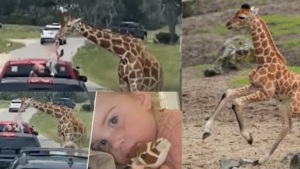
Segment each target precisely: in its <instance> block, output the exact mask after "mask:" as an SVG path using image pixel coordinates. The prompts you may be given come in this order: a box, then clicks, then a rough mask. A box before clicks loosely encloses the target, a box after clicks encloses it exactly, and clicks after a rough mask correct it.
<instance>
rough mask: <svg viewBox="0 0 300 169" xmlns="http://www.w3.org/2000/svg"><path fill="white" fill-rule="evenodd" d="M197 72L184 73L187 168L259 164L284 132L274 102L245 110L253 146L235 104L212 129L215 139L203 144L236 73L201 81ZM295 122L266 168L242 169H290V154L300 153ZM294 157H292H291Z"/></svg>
mask: <svg viewBox="0 0 300 169" xmlns="http://www.w3.org/2000/svg"><path fill="white" fill-rule="evenodd" d="M198 73H199V72H196V70H195V69H188V68H186V69H184V70H183V77H184V78H183V87H182V88H183V98H182V99H183V110H184V112H183V113H184V116H183V139H182V140H183V168H185V169H196V168H203V169H219V168H221V167H220V160H225V159H230V160H236V161H239V160H240V159H241V158H244V159H249V160H258V159H259V158H260V157H262V156H263V155H264V154H265V152H266V151H268V150H269V149H270V148H271V146H272V144H273V142H275V139H276V138H277V136H278V134H279V131H280V129H281V122H280V118H279V112H278V111H277V109H276V106H275V102H274V101H267V102H261V103H253V104H250V105H248V106H246V107H244V108H243V110H242V112H243V117H244V122H245V126H246V128H247V129H248V131H249V132H250V133H252V136H253V140H254V141H253V144H252V146H250V145H249V144H248V143H247V142H246V140H244V138H243V137H242V136H241V135H240V133H239V127H238V123H237V121H236V118H235V116H234V113H233V112H232V110H231V108H230V107H231V103H232V102H231V101H229V102H228V103H227V105H226V107H224V109H223V111H222V112H221V113H220V114H219V116H218V117H217V118H216V121H215V123H214V125H213V126H212V130H211V136H210V137H209V138H207V139H206V140H205V141H204V142H202V134H203V130H204V125H205V123H206V120H207V118H208V117H210V116H211V114H212V113H213V111H214V110H215V108H216V106H217V104H218V103H219V101H220V98H221V95H222V94H223V93H224V91H226V89H228V86H227V83H226V81H227V80H229V79H230V78H232V77H233V76H234V75H235V73H231V74H229V75H222V76H217V77H213V78H199V75H197V74H198ZM293 120H294V124H293V130H292V132H291V133H290V134H288V135H287V137H286V138H285V139H284V140H283V141H282V143H281V144H280V145H279V147H278V148H277V150H276V151H275V153H274V154H273V156H272V157H271V158H270V159H269V161H268V162H266V163H265V164H264V165H262V166H252V165H249V164H248V165H245V166H242V167H240V169H289V164H290V158H288V159H285V157H286V156H287V155H288V154H289V153H297V152H300V146H299V141H300V122H299V120H297V121H296V119H293ZM290 157H291V156H290Z"/></svg>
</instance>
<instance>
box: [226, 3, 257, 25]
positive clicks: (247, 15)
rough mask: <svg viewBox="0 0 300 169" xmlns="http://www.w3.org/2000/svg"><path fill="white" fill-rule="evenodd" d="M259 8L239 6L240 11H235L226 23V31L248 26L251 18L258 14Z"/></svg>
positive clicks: (246, 5) (245, 5)
mask: <svg viewBox="0 0 300 169" xmlns="http://www.w3.org/2000/svg"><path fill="white" fill-rule="evenodd" d="M258 10H259V8H254V7H250V5H248V4H244V5H242V6H241V9H240V10H239V11H237V13H236V14H235V15H234V17H233V18H232V19H231V20H230V21H229V22H227V24H226V27H227V29H232V28H242V27H245V26H248V25H249V24H250V23H251V21H252V20H253V18H255V16H256V15H257V13H258Z"/></svg>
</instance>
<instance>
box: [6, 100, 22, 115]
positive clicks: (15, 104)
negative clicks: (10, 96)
mask: <svg viewBox="0 0 300 169" xmlns="http://www.w3.org/2000/svg"><path fill="white" fill-rule="evenodd" d="M20 107H21V100H19V99H14V100H12V101H11V102H10V104H9V107H8V111H9V112H14V111H16V112H17V111H19V109H20Z"/></svg>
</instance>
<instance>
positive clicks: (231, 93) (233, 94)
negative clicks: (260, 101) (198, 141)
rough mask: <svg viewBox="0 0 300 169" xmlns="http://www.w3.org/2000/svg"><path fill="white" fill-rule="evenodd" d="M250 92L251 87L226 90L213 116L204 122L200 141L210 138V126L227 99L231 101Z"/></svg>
mask: <svg viewBox="0 0 300 169" xmlns="http://www.w3.org/2000/svg"><path fill="white" fill-rule="evenodd" d="M252 92H253V88H252V86H251V85H247V86H244V87H241V88H237V89H229V90H227V91H226V92H225V93H224V94H223V95H222V98H221V100H220V102H219V105H218V106H217V108H216V110H215V111H214V113H213V115H212V116H211V117H210V118H209V120H208V121H207V122H206V124H205V129H204V133H203V137H202V139H203V140H204V139H206V138H207V137H209V136H210V129H211V126H212V124H213V122H214V120H215V118H216V116H217V115H218V114H219V113H220V112H221V110H222V108H223V107H224V105H225V103H226V102H227V101H228V100H229V99H231V98H233V97H238V96H243V95H247V94H250V93H252Z"/></svg>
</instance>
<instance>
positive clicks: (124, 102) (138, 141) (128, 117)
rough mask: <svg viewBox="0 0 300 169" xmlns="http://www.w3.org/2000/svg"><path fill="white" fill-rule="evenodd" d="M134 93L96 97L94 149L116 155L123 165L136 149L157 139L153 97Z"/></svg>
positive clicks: (99, 94) (105, 94) (144, 93)
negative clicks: (152, 103) (152, 104)
mask: <svg viewBox="0 0 300 169" xmlns="http://www.w3.org/2000/svg"><path fill="white" fill-rule="evenodd" d="M133 94H134V96H133V97H132V96H129V95H127V94H109V93H103V92H98V93H97V97H96V105H95V114H94V122H93V130H92V144H91V147H92V149H95V150H101V151H105V152H108V153H110V154H112V156H113V157H114V159H115V161H116V162H117V163H118V164H121V165H122V164H123V165H125V162H126V160H128V159H127V156H128V155H129V153H130V152H131V151H132V150H134V149H135V148H136V147H138V146H139V145H142V144H145V143H147V142H149V141H153V140H154V139H155V136H156V123H155V120H154V116H153V114H152V113H151V112H150V109H151V97H150V94H149V93H146V92H136V93H133Z"/></svg>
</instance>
